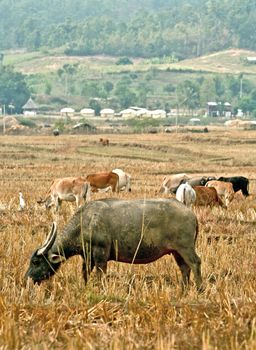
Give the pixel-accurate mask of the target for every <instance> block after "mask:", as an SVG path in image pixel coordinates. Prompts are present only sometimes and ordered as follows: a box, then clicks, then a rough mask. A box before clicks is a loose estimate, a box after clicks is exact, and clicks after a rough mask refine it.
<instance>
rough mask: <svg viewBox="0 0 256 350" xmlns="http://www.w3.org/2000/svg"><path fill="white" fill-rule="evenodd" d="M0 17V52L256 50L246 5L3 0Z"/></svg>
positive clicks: (253, 10)
mask: <svg viewBox="0 0 256 350" xmlns="http://www.w3.org/2000/svg"><path fill="white" fill-rule="evenodd" d="M117 4H118V5H117ZM60 9H61V10H60ZM0 13H1V21H0V50H4V49H14V48H16V49H17V48H24V47H25V48H27V49H30V50H37V49H41V48H44V49H48V48H57V47H61V46H65V48H66V51H65V52H66V54H67V55H95V54H108V55H116V56H134V57H148V58H151V57H156V56H159V57H163V56H174V57H176V58H178V59H184V58H187V57H195V56H201V55H204V54H207V53H209V52H213V51H219V50H224V49H227V48H230V47H235V48H243V49H250V50H255V49H256V37H255V16H256V4H255V2H254V1H251V0H243V1H242V2H241V0H229V1H223V0H209V1H206V0H179V1H177V0H158V1H156V0H129V1H127V0H119V1H118V2H117V1H116V0H87V1H84V0H55V1H50V0H44V1H37V0H19V1H10V0H2V1H1V2H0Z"/></svg>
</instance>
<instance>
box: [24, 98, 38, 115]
mask: <svg viewBox="0 0 256 350" xmlns="http://www.w3.org/2000/svg"><path fill="white" fill-rule="evenodd" d="M22 110H23V114H24V115H26V116H35V115H36V114H37V111H38V105H37V104H36V103H35V102H34V101H33V100H32V98H31V97H30V98H29V99H28V101H27V102H26V103H25V104H24V106H22Z"/></svg>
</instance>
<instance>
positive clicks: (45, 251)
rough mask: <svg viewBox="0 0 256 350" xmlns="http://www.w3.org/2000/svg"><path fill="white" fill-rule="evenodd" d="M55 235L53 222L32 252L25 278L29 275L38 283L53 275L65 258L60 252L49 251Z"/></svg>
mask: <svg viewBox="0 0 256 350" xmlns="http://www.w3.org/2000/svg"><path fill="white" fill-rule="evenodd" d="M56 236H57V225H56V223H55V222H54V223H53V225H52V229H51V231H50V233H49V235H48V237H47V239H46V241H45V242H44V244H43V245H42V247H40V248H38V249H37V250H36V251H35V252H34V253H33V255H32V257H31V259H30V264H29V268H28V270H27V272H26V274H25V278H26V279H27V278H28V277H30V278H31V279H32V280H33V281H34V283H40V282H41V281H43V280H46V279H48V278H49V277H51V276H52V275H54V274H55V272H56V271H57V270H58V268H59V267H60V265H61V263H62V262H63V261H64V260H65V257H64V256H63V255H61V254H60V253H58V254H56V253H53V252H52V251H51V248H52V246H53V244H54V242H55V239H56Z"/></svg>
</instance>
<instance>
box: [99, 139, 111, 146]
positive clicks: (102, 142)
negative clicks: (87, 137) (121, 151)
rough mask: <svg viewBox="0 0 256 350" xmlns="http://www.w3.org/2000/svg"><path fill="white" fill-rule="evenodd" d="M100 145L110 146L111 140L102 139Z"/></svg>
mask: <svg viewBox="0 0 256 350" xmlns="http://www.w3.org/2000/svg"><path fill="white" fill-rule="evenodd" d="M100 143H101V144H102V146H109V139H103V138H102V137H101V138H100Z"/></svg>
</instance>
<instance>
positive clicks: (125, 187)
mask: <svg viewBox="0 0 256 350" xmlns="http://www.w3.org/2000/svg"><path fill="white" fill-rule="evenodd" d="M112 173H115V174H117V175H118V177H119V182H118V187H119V191H127V192H131V190H132V189H131V175H129V174H127V173H125V172H124V171H123V170H122V169H114V170H112Z"/></svg>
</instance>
